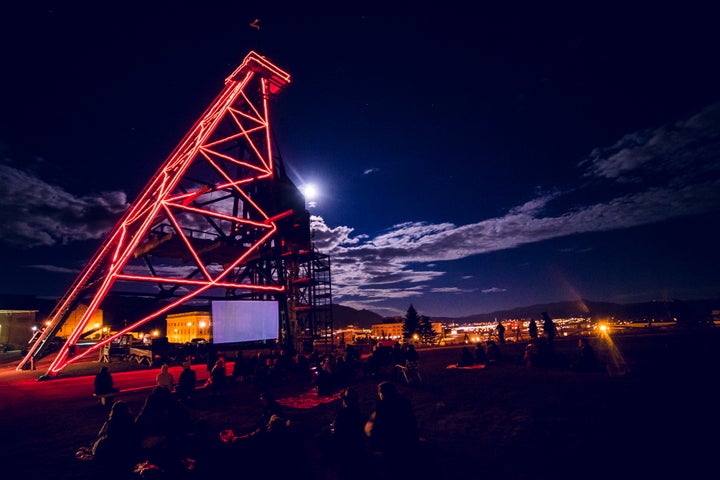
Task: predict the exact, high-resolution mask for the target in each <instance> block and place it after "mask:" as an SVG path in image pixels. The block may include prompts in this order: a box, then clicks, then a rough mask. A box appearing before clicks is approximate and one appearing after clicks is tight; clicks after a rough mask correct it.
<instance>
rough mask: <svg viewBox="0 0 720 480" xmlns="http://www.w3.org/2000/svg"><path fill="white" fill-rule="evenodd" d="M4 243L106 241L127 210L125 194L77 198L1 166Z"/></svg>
mask: <svg viewBox="0 0 720 480" xmlns="http://www.w3.org/2000/svg"><path fill="white" fill-rule="evenodd" d="M0 204H1V205H2V206H3V208H2V210H0V242H1V243H3V244H5V245H8V246H14V247H21V248H31V247H39V246H52V245H58V244H68V243H70V242H75V241H80V240H88V239H97V238H102V237H103V236H104V235H106V234H107V232H108V231H109V230H110V229H111V228H112V227H113V225H114V223H115V221H116V220H117V218H118V217H119V215H120V214H121V213H122V212H123V211H124V210H125V209H126V208H127V201H126V195H125V193H123V192H117V191H116V192H101V193H97V194H92V195H85V196H74V195H72V194H70V193H68V192H66V191H65V190H64V189H62V188H61V187H58V186H55V185H50V184H48V183H46V182H44V181H43V180H41V179H40V178H39V177H37V176H36V175H35V174H33V173H29V172H25V171H22V170H19V169H17V168H14V167H12V166H9V165H4V164H0Z"/></svg>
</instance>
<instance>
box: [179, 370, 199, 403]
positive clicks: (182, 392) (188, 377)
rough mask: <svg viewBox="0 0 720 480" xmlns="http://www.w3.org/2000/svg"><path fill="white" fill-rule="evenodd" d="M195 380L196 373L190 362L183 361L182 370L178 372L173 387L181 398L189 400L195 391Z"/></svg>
mask: <svg viewBox="0 0 720 480" xmlns="http://www.w3.org/2000/svg"><path fill="white" fill-rule="evenodd" d="M196 382H197V374H196V373H195V370H193V369H192V368H191V366H190V362H185V363H183V370H182V372H180V377H179V378H178V384H177V387H176V388H175V392H177V394H178V396H179V397H180V399H181V400H190V398H191V397H192V395H193V393H195V384H196Z"/></svg>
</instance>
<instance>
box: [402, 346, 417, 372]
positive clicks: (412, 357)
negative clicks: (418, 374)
mask: <svg viewBox="0 0 720 480" xmlns="http://www.w3.org/2000/svg"><path fill="white" fill-rule="evenodd" d="M418 360H420V355H418V352H417V350H415V345H413V344H412V343H410V344H408V345H407V349H406V350H405V366H406V367H407V368H417V364H418Z"/></svg>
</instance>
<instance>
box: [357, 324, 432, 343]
mask: <svg viewBox="0 0 720 480" xmlns="http://www.w3.org/2000/svg"><path fill="white" fill-rule="evenodd" d="M404 323H405V322H390V323H374V324H373V325H372V332H371V334H370V336H371V337H372V338H373V339H376V340H402V338H403V325H404ZM430 324H431V325H432V329H433V331H434V332H435V333H436V338H437V339H438V340H439V339H440V338H442V336H443V326H442V323H440V322H430Z"/></svg>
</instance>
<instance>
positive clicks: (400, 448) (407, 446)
mask: <svg viewBox="0 0 720 480" xmlns="http://www.w3.org/2000/svg"><path fill="white" fill-rule="evenodd" d="M364 430H365V435H366V436H367V437H368V439H369V441H370V445H371V447H372V449H373V450H375V451H376V452H378V453H380V454H382V455H384V456H386V457H389V459H392V460H398V461H399V460H400V459H401V458H403V459H406V458H407V456H408V454H409V453H410V452H412V451H413V450H414V449H415V447H417V444H418V431H417V421H416V419H415V414H414V413H413V411H412V406H411V405H410V401H409V400H408V399H407V398H405V397H404V396H402V395H400V394H399V393H398V391H397V387H396V386H395V384H394V383H392V382H388V381H384V382H380V384H379V385H378V402H377V404H376V406H375V411H374V412H373V413H372V414H371V415H370V418H368V420H367V422H366V423H365V429H364Z"/></svg>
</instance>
